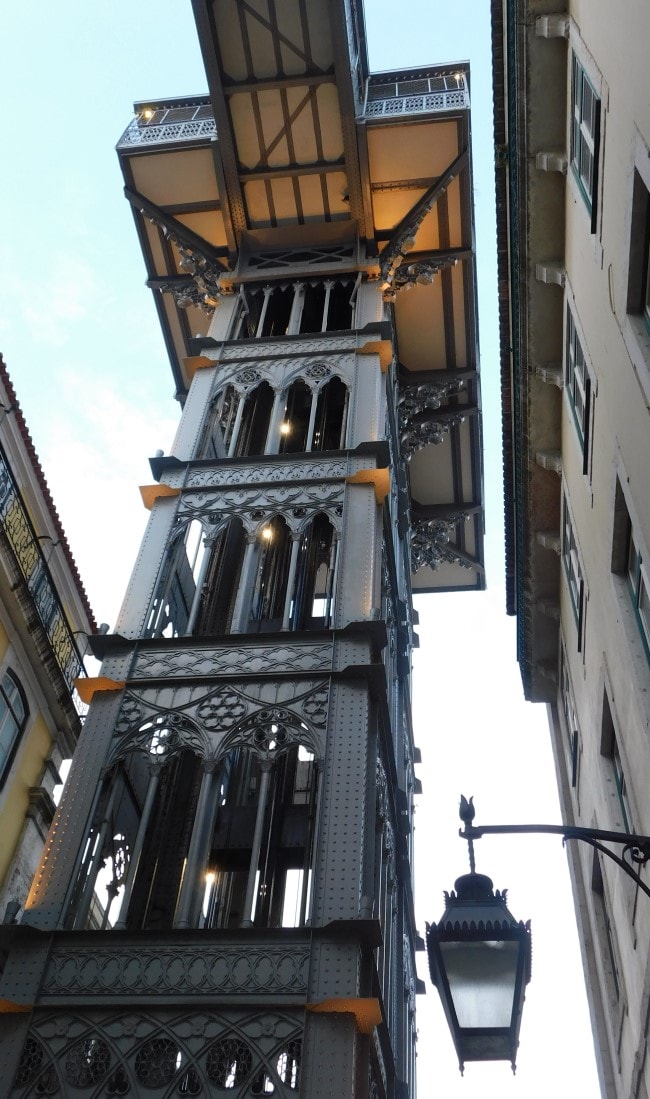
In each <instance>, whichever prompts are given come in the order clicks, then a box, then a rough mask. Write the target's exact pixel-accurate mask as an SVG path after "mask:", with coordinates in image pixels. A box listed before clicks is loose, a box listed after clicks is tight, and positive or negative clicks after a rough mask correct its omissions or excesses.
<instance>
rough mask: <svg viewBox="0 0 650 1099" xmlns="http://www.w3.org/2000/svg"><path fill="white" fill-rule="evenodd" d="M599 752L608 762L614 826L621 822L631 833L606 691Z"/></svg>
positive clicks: (625, 793) (630, 811)
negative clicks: (614, 818)
mask: <svg viewBox="0 0 650 1099" xmlns="http://www.w3.org/2000/svg"><path fill="white" fill-rule="evenodd" d="M600 752H601V755H602V756H603V757H604V758H605V759H606V760H607V761H608V774H607V776H606V778H607V781H608V782H609V783H610V784H611V787H612V795H613V797H614V798H615V801H616V807H615V816H616V818H617V820H616V821H615V824H616V825H618V824H619V819H620V821H622V824H623V828H624V829H625V831H626V832H632V831H633V827H632V821H633V814H632V809H631V806H630V798H629V793H628V788H627V780H626V778H625V771H624V770H623V762H622V760H621V752H620V749H619V745H618V740H617V737H616V729H615V727H614V719H613V716H612V708H611V706H610V703H609V697H608V694H607V691H606V690H604V691H603V714H602V725H601V739H600Z"/></svg>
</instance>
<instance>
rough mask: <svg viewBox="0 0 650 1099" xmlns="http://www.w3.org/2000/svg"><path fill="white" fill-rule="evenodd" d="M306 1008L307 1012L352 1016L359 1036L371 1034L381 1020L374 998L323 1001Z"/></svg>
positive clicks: (377, 1004) (379, 1009) (377, 1002)
mask: <svg viewBox="0 0 650 1099" xmlns="http://www.w3.org/2000/svg"><path fill="white" fill-rule="evenodd" d="M306 1007H307V1011H313V1012H316V1013H317V1012H325V1013H327V1014H329V1015H336V1014H346V1015H354V1021H355V1023H356V1027H357V1030H358V1031H359V1033H360V1034H372V1032H373V1030H374V1029H375V1027H376V1026H379V1024H380V1023H381V1021H382V1018H383V1016H382V1013H381V1006H380V1003H379V1000H378V999H377V998H376V997H375V996H365V997H361V996H357V997H349V998H345V997H341V998H340V999H339V998H338V997H337V998H335V999H331V1000H323V1001H322V1002H321V1003H320V1004H307V1005H306Z"/></svg>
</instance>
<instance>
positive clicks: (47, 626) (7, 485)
mask: <svg viewBox="0 0 650 1099" xmlns="http://www.w3.org/2000/svg"><path fill="white" fill-rule="evenodd" d="M0 531H1V533H2V535H3V538H2V540H1V543H0V544H2V546H3V550H4V552H7V551H10V552H11V554H12V556H13V559H14V562H15V566H16V568H17V570H18V572H19V574H20V575H22V577H23V580H24V582H25V585H26V589H27V592H28V593H29V596H28V598H29V602H30V604H31V607H32V609H33V611H34V612H35V613H36V616H37V618H38V621H39V623H40V625H41V627H42V628H43V630H44V631H45V636H46V637H47V640H48V643H49V646H50V649H51V652H52V655H53V657H54V660H55V661H56V664H57V666H58V669H59V671H60V673H61V675H62V676H63V678H64V680H65V682H66V685H67V687H68V690H69V691H70V693H71V694H72V695H73V701H74V703H75V706H76V708H77V710H78V711H79V712H81V713H83V712H84V709H85V708H84V707H83V706H82V703H81V702H80V701H79V699H78V696H77V695H76V692H75V691H74V681H75V679H76V678H77V677H78V676H80V675H84V674H85V672H84V668H83V664H82V659H81V654H80V652H79V649H78V647H77V643H76V640H75V636H74V633H73V631H72V629H71V628H70V624H69V622H68V619H67V617H66V614H65V611H64V610H63V607H62V605H61V602H60V600H59V597H58V594H57V590H56V586H55V583H54V580H53V578H52V575H51V573H50V570H49V568H48V566H47V562H46V559H45V555H44V553H43V549H42V542H41V540H40V539H39V537H38V535H37V534H36V531H35V530H34V527H33V525H32V522H31V519H30V517H29V512H28V509H27V506H26V504H25V503H24V501H23V498H22V496H21V494H20V491H19V489H18V487H17V485H16V482H15V480H14V476H13V473H12V471H11V468H10V466H9V463H8V462H7V459H6V458H5V455H4V453H3V451H2V449H1V448H0ZM73 692H74V694H73Z"/></svg>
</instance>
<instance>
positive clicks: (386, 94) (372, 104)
mask: <svg viewBox="0 0 650 1099" xmlns="http://www.w3.org/2000/svg"><path fill="white" fill-rule="evenodd" d="M377 79H378V78H377V77H372V78H371V80H370V81H369V82H368V85H367V91H366V105H365V117H366V118H382V117H384V118H394V117H395V116H400V115H411V114H420V113H425V112H426V113H430V112H433V111H453V110H459V109H465V108H468V107H469V88H468V86H467V77H466V74H465V73H464V72H455V73H444V74H439V75H436V76H425V77H422V78H421V79H418V80H413V79H411V80H386V79H385V78H383V77H382V78H381V79H382V81H383V82H382V83H375V80H377Z"/></svg>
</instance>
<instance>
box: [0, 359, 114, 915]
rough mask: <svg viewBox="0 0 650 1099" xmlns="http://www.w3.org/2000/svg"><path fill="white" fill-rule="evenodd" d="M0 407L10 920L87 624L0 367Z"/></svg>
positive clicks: (0, 734) (3, 780)
mask: <svg viewBox="0 0 650 1099" xmlns="http://www.w3.org/2000/svg"><path fill="white" fill-rule="evenodd" d="M0 401H1V403H2V407H3V409H4V413H3V416H2V419H1V420H0V499H1V503H0V685H1V688H4V687H5V686H6V685H7V680H6V678H5V677H6V676H7V675H9V676H11V677H12V680H13V682H14V683H15V684H17V685H18V689H19V692H20V696H21V705H23V706H24V720H20V721H18V722H17V723H15V724H14V723H12V722H11V721H8V710H7V699H6V697H5V695H4V694H3V693H2V690H1V689H0V746H2V748H3V751H2V752H0V919H2V918H3V917H4V916H5V912H6V910H7V905H8V904H10V903H11V905H12V911H11V912H10V914H9V918H12V917H13V916H15V915H16V913H20V911H21V909H22V908H23V906H24V903H25V900H26V898H27V894H28V892H29V887H30V884H31V880H32V877H33V875H34V872H35V870H36V867H37V866H38V862H39V859H40V856H41V852H42V848H43V843H44V841H45V837H46V835H47V830H48V828H49V825H50V823H51V820H52V815H53V811H54V801H53V793H54V789H55V786H56V785H57V784H58V783H59V781H60V773H59V769H60V767H61V764H62V761H63V760H64V759H65V758H66V757H69V756H71V755H72V752H73V749H74V745H75V743H76V739H77V736H78V733H79V729H80V717H79V713H78V709H77V706H76V704H75V702H74V700H73V686H72V683H73V679H74V677H75V676H76V675H78V674H80V672H81V670H82V668H81V655H82V653H83V652H84V649H85V638H84V635H85V634H86V633H87V632H89V631H90V630H91V629H92V626H93V620H92V615H91V613H90V609H89V607H88V604H87V600H86V597H85V593H84V592H83V588H82V587H81V583H80V581H79V578H78V576H77V574H76V569H75V567H74V562H73V561H72V557H71V555H70V551H69V549H68V547H67V543H66V542H65V535H64V533H63V531H62V529H61V526H60V523H59V520H58V516H57V515H56V512H55V510H54V505H53V503H52V500H51V498H50V495H49V491H48V489H47V485H46V483H45V480H44V477H43V474H42V471H41V469H40V465H39V463H38V458H37V456H36V453H35V451H34V448H33V445H32V442H31V439H30V437H29V434H28V432H27V428H26V425H25V422H24V420H23V417H22V413H21V411H20V407H19V405H18V402H17V399H16V394H15V392H14V390H13V386H12V384H11V381H10V379H9V377H8V374H7V372H6V370H5V367H4V364H3V363H2V361H1V360H0ZM14 730H16V731H17V735H16V736H15V739H14V738H13V732H14ZM10 741H11V744H10ZM9 745H10V748H11V750H10V753H9V755H8V756H7V752H6V751H5V748H6V747H7V746H9Z"/></svg>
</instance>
